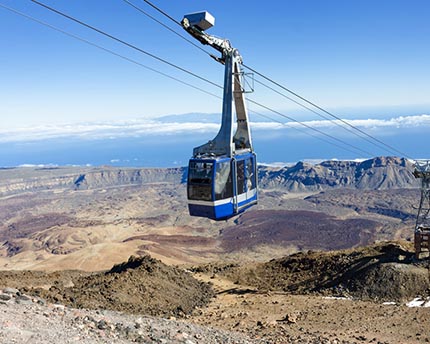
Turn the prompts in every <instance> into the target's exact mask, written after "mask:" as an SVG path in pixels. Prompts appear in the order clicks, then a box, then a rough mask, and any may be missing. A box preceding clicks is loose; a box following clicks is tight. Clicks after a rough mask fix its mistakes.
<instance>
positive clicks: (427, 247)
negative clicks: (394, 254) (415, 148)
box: [414, 160, 430, 259]
mask: <svg viewBox="0 0 430 344" xmlns="http://www.w3.org/2000/svg"><path fill="white" fill-rule="evenodd" d="M414 176H415V178H420V179H421V201H420V207H419V209H418V215H417V222H416V224H415V236H414V242H415V257H416V258H417V259H418V258H419V255H420V253H422V252H430V160H417V161H416V162H415V170H414Z"/></svg>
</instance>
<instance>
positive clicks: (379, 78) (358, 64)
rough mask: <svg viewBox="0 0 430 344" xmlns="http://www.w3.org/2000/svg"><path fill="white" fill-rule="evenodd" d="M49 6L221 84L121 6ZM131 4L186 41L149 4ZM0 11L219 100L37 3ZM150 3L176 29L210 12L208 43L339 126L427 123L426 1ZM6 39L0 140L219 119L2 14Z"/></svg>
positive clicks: (17, 3) (110, 1) (173, 90)
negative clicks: (192, 116)
mask: <svg viewBox="0 0 430 344" xmlns="http://www.w3.org/2000/svg"><path fill="white" fill-rule="evenodd" d="M42 2H44V3H45V4H47V5H50V6H53V7H55V8H57V9H59V10H61V11H64V12H66V13H68V14H70V15H72V16H74V17H76V18H78V19H80V20H82V21H85V22H87V23H89V24H91V25H94V26H96V27H98V28H100V29H102V30H104V31H106V32H108V33H110V34H112V35H114V36H117V37H118V38H121V39H123V40H125V41H127V42H129V43H131V44H134V45H136V46H138V47H140V48H142V49H145V50H147V51H149V52H151V53H153V54H156V55H158V56H160V57H162V58H164V59H166V60H169V61H171V62H173V63H176V64H178V65H179V66H181V67H183V68H186V69H188V70H191V71H192V72H194V73H196V74H199V75H202V76H203V77H205V78H208V79H210V80H212V81H214V82H216V83H218V84H222V77H223V67H222V66H221V65H220V64H218V63H216V62H215V61H214V60H212V59H210V58H209V57H208V56H207V55H206V54H204V53H202V52H201V51H199V50H198V49H196V48H195V47H193V46H191V45H189V44H188V43H187V42H185V41H183V40H180V39H179V38H178V37H176V36H175V35H173V34H172V33H171V32H168V31H167V30H165V29H164V28H162V27H161V26H160V25H158V24H156V23H154V22H153V21H151V20H150V19H148V18H147V17H145V16H144V15H142V14H141V13H139V12H138V11H136V10H135V9H133V8H132V7H130V6H129V5H128V4H126V3H125V2H124V1H121V0H103V1H102V0H92V1H84V0H73V1H72V0H67V1H66V0H56V1H53V0H46V1H42ZM132 2H133V3H134V4H136V5H137V6H139V7H141V8H142V9H144V10H145V11H147V12H148V13H150V14H152V15H154V16H155V17H157V18H158V19H159V20H161V21H163V22H164V23H166V24H167V25H169V26H171V27H172V28H174V29H175V30H177V31H178V32H180V33H183V34H184V35H186V33H185V32H182V31H181V29H180V28H179V27H176V26H175V25H174V24H173V23H171V22H170V21H168V20H167V19H166V18H164V17H162V16H160V15H159V13H157V12H156V11H154V10H153V9H152V8H151V7H149V6H148V5H147V4H145V2H144V1H141V0H132ZM0 4H2V5H5V6H10V7H12V8H14V9H16V10H18V11H21V12H23V13H25V14H27V15H30V16H32V17H35V18H37V19H38V20H42V21H44V22H47V23H49V24H50V25H54V26H56V27H58V28H60V29H63V30H65V31H67V32H69V33H72V34H75V35H78V36H80V37H82V38H84V39H87V40H90V41H91V42H93V43H96V44H98V45H100V46H103V47H104V48H107V49H111V50H113V51H115V52H116V53H118V54H122V55H124V56H126V57H128V58H131V59H134V60H136V61H138V62H139V63H142V64H144V65H147V66H149V67H151V68H155V69H157V70H159V71H161V72H163V73H167V74H169V75H171V76H173V77H176V78H180V79H181V80H183V81H185V82H188V83H192V84H193V85H195V86H198V87H202V88H204V89H205V90H207V91H210V92H213V93H215V94H217V95H221V91H220V90H219V89H217V88H214V87H212V86H210V85H207V84H205V83H203V82H201V81H200V80H196V79H194V78H192V77H190V76H189V75H186V74H183V73H181V72H179V71H177V70H175V69H172V68H171V67H168V66H166V65H163V64H161V63H159V62H157V61H154V60H153V59H151V58H149V57H147V56H145V55H142V54H140V53H137V52H135V51H133V50H131V49H129V48H126V47H124V46H122V45H120V44H118V43H116V42H113V41H112V40H110V39H108V38H106V37H102V36H100V35H99V34H97V33H94V32H92V31H90V30H88V29H86V28H83V27H82V26H80V25H78V24H76V23H73V22H71V21H69V20H67V19H64V18H61V17H59V16H58V15H55V14H53V13H50V12H49V11H47V10H46V9H44V8H41V7H40V6H38V5H36V4H34V3H32V2H31V1H27V0H26V1H24V0H14V1H11V0H0ZM154 4H156V5H157V6H159V7H161V8H162V9H163V10H164V11H166V12H167V13H169V14H170V15H171V16H172V17H174V18H176V19H177V20H181V19H182V16H183V15H184V14H186V13H190V12H195V11H200V10H208V11H209V12H211V13H212V14H213V15H214V17H215V18H216V23H215V27H213V28H212V29H210V30H209V31H208V33H211V34H214V35H217V36H219V37H225V38H229V39H230V40H231V42H232V43H233V45H234V46H235V47H237V48H238V49H239V50H240V52H241V53H242V56H243V58H244V61H245V63H246V64H247V65H249V66H251V67H252V68H254V69H256V70H258V71H259V72H261V73H263V74H265V75H267V76H269V77H272V78H274V79H275V80H276V81H278V82H280V83H282V84H284V85H286V86H287V87H289V88H291V89H292V90H294V91H296V92H297V93H299V94H300V95H302V96H304V97H306V98H308V99H310V100H312V101H314V102H316V103H317V104H318V105H320V106H322V107H324V108H327V109H329V110H331V111H333V112H335V113H336V114H337V115H339V116H340V117H342V118H349V119H354V120H359V119H361V120H363V119H369V120H387V121H390V120H391V118H398V117H399V116H415V117H414V120H413V121H414V125H415V126H419V122H417V121H419V120H420V119H422V117H419V115H422V114H428V113H430V111H429V109H430V99H429V96H428V95H429V94H430V83H429V82H428V80H430V68H429V65H428V61H429V60H430V45H429V44H428V37H430V22H429V20H428V14H429V13H430V2H428V1H426V0H411V1H406V0H404V1H399V0H390V1H388V0H378V1H375V0H373V1H371V0H361V1H340V0H332V1H316V0H308V1H303V0H297V1H289V0H283V1H281V0H279V1H266V2H262V1H258V2H249V1H244V0H243V1H242V0H237V1H219V0H209V1H205V2H202V1H197V0H186V1H185V0H175V1H161V0H154ZM0 37H1V38H0V51H1V53H0V75H1V82H0V94H1V102H0V116H1V119H2V120H1V122H0V141H2V140H3V141H5V138H6V137H12V136H13V135H17V134H16V133H17V132H20V133H21V134H22V133H24V132H27V134H28V135H27V136H25V139H31V135H36V134H34V133H35V132H36V133H39V137H38V138H40V137H42V138H43V135H42V136H41V135H40V133H45V132H49V131H50V130H51V131H52V129H53V128H56V129H54V132H56V133H58V134H61V133H64V132H67V131H68V130H69V131H70V130H72V129H73V130H72V131H74V132H76V131H78V132H79V130H76V128H81V127H82V126H85V125H86V124H88V126H89V127H90V128H92V129H91V130H93V129H94V128H96V127H97V125H102V124H106V123H108V122H109V123H113V122H115V121H131V122H127V123H132V122H133V120H137V121H142V120H145V119H149V118H154V117H157V116H162V115H168V114H182V113H218V112H219V111H220V109H221V101H220V100H219V99H217V98H214V97H211V96H208V95H206V94H204V93H201V92H199V91H197V90H195V89H192V88H189V87H186V86H184V85H182V84H180V83H177V82H175V81H173V80H170V79H168V78H165V77H163V76H161V75H158V74H156V73H153V72H151V71H148V70H147V69H144V68H142V67H140V66H137V65H135V64H133V63H130V62H127V61H125V60H123V59H120V58H118V57H116V56H112V55H110V54H108V53H106V52H104V51H101V50H99V49H97V48H95V47H93V46H89V45H87V44H85V43H82V42H80V41H77V40H75V39H73V38H70V37H67V36H65V35H63V34H61V33H59V32H56V31H54V30H52V29H50V28H47V27H45V26H42V25H40V24H38V23H35V22H32V21H31V20H28V19H26V18H23V17H21V16H19V15H16V14H14V13H11V12H10V11H8V10H6V9H4V8H1V7H0ZM207 50H209V48H207ZM209 51H210V50H209ZM250 97H251V98H252V99H254V100H255V101H258V102H261V103H263V104H264V105H267V106H269V107H271V108H273V109H276V110H278V111H281V112H283V113H285V114H286V115H288V116H292V117H294V118H296V119H297V120H299V121H302V120H306V121H312V120H316V119H320V118H317V117H316V116H314V115H313V114H311V113H306V112H304V111H301V110H298V109H297V106H296V105H295V104H293V103H291V102H289V101H288V100H286V99H284V98H282V97H279V96H278V95H276V94H274V93H273V92H270V91H268V90H266V89H264V88H263V87H261V86H259V85H258V84H257V85H256V89H255V92H254V93H253V94H252V95H250ZM254 108H255V107H254ZM255 110H257V111H259V112H265V111H264V110H262V109H258V108H255ZM270 116H272V117H273V118H276V119H277V120H282V121H285V119H282V118H281V119H280V118H279V117H276V115H274V114H270ZM252 118H253V115H252V114H251V119H252ZM256 120H257V118H256ZM183 121H184V120H182V122H183ZM400 122H401V123H404V121H403V122H402V121H400ZM357 123H358V122H357ZM425 123H427V122H425ZM64 124H68V125H71V127H70V126H69V127H65V126H64ZM78 125H79V126H78ZM115 125H117V124H115ZM198 125H199V124H198V123H197V124H196V126H198ZM23 128H24V129H23ZM38 128H40V130H38ZM70 128H72V129H70ZM363 128H367V129H366V130H371V129H369V127H366V126H363ZM372 128H375V127H372ZM377 128H378V129H377V130H375V129H372V130H374V131H372V135H376V136H378V137H385V136H386V135H388V134H389V131H388V129H387V126H386V125H381V126H377ZM85 130H87V129H82V130H81V131H80V132H81V133H82V132H85ZM172 130H173V132H174V128H173V129H172ZM11 133H12V134H11ZM14 133H15V134H14ZM64 135H66V134H64ZM133 135H139V134H136V132H135V131H134V132H133ZM1 136H3V137H1ZM17 136H19V135H17ZM17 136H16V137H17ZM81 136H82V135H81ZM34 138H36V137H35V136H34ZM400 148H401V147H400Z"/></svg>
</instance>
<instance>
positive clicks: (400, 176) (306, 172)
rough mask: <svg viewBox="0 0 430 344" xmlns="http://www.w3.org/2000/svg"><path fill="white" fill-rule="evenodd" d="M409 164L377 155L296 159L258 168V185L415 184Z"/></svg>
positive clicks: (380, 187)
mask: <svg viewBox="0 0 430 344" xmlns="http://www.w3.org/2000/svg"><path fill="white" fill-rule="evenodd" d="M413 170H414V168H413V164H412V163H411V162H410V161H408V160H406V159H404V158H395V157H378V158H373V159H369V160H365V161H362V162H355V161H325V162H322V163H320V164H317V165H312V164H308V163H304V162H298V163H297V164H296V165H294V166H292V167H283V168H277V169H276V168H272V167H261V168H260V169H259V179H260V186H261V187H262V188H268V189H272V188H283V189H287V190H288V191H291V192H302V191H303V192H304V191H319V190H326V189H330V188H340V187H348V188H356V189H364V190H383V189H392V188H416V187H419V182H418V181H417V180H416V178H415V177H414V176H413V174H412V172H413Z"/></svg>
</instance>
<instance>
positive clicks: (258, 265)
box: [0, 157, 430, 344]
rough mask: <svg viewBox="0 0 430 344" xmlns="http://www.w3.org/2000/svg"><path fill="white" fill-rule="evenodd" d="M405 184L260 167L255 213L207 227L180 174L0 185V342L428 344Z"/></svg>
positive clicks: (7, 179) (423, 282)
mask: <svg viewBox="0 0 430 344" xmlns="http://www.w3.org/2000/svg"><path fill="white" fill-rule="evenodd" d="M412 171H413V167H412V164H411V163H410V162H409V161H408V160H405V159H400V158H391V157H380V158H374V159H370V160H367V161H362V162H345V161H344V162H342V161H328V162H323V163H320V164H316V165H311V164H307V163H302V162H299V163H297V164H296V165H294V166H291V167H282V168H280V167H269V166H260V167H259V178H260V186H261V188H260V196H259V204H258V205H257V206H254V207H253V208H252V209H250V210H248V211H246V212H245V213H243V214H241V215H239V216H237V217H235V218H233V219H230V220H226V221H220V222H214V221H211V220H208V219H202V218H192V217H190V216H189V215H188V211H187V206H186V189H185V180H186V169H183V168H176V169H137V168H113V167H97V168H92V167H85V168H82V167H64V168H43V167H42V168H12V169H10V168H7V169H0V245H1V246H0V270H2V272H1V274H0V288H2V290H3V292H1V293H0V323H1V324H2V326H1V327H0V340H1V341H2V342H5V343H14V342H15V343H20V342H35V343H52V342H67V341H68V342H70V343H78V342H88V343H113V342H117V343H129V342H144V343H153V342H159V343H220V342H223V343H224V342H225V343H254V342H255V343H257V342H258V343H345V344H347V343H399V342H401V343H423V342H429V341H430V337H429V336H428V335H427V331H426V324H428V322H429V320H430V319H429V315H428V308H426V307H424V306H430V302H428V297H429V289H430V285H429V273H428V266H427V263H428V262H427V260H422V261H418V260H416V259H414V257H413V252H412V246H411V241H412V240H413V227H414V222H415V216H416V211H417V209H416V207H417V205H418V202H419V197H420V190H419V183H418V181H417V180H416V179H415V178H414V177H413V175H412ZM8 288H9V289H8ZM11 288H12V289H11ZM418 298H419V299H418ZM413 299H416V300H420V301H416V304H418V305H419V306H420V307H414V308H411V307H408V306H407V304H408V302H410V301H412V300H413ZM384 302H385V303H386V304H384ZM153 316H155V317H156V318H153ZM201 325H203V327H201ZM208 326H209V327H208ZM64 334H65V336H66V337H67V341H65V340H64Z"/></svg>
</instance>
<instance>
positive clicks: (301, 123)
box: [0, 0, 372, 155]
mask: <svg viewBox="0 0 430 344" xmlns="http://www.w3.org/2000/svg"><path fill="white" fill-rule="evenodd" d="M32 1H33V2H35V3H36V4H38V5H41V6H43V7H45V8H47V9H49V10H51V11H53V12H55V13H57V14H60V15H62V16H64V17H66V18H68V19H71V20H73V21H75V22H77V23H79V24H81V25H83V26H85V27H88V28H90V29H92V30H95V31H97V32H99V33H101V34H103V35H105V36H107V37H109V38H112V39H114V40H116V41H119V42H120V43H123V44H125V45H127V46H129V47H132V48H134V49H137V50H138V51H141V52H143V53H145V54H146V55H149V56H151V57H152V56H154V57H155V58H157V59H161V58H158V56H156V55H153V54H151V53H148V52H146V51H143V50H142V49H140V48H138V47H135V46H133V45H131V44H129V43H127V42H125V41H122V40H120V39H118V38H116V37H114V36H112V35H110V34H108V33H105V32H103V31H101V30H99V29H97V28H94V27H92V26H91V25H89V24H86V23H84V22H81V21H80V20H78V19H75V18H73V17H71V16H69V15H67V14H64V13H62V12H60V11H58V10H56V9H54V8H51V7H49V6H46V5H44V4H42V3H40V2H38V1H36V0H32ZM144 1H145V0H144ZM0 6H1V7H3V8H6V9H8V10H11V11H12V12H15V13H16V14H19V15H22V16H24V17H26V18H28V19H31V20H34V21H36V22H38V23H40V24H42V25H45V26H47V27H50V28H52V29H54V30H56V31H59V32H61V33H63V34H66V35H68V36H70V37H73V38H76V39H78V40H80V41H82V42H85V43H87V44H90V45H92V46H94V47H97V48H99V49H101V50H104V51H106V52H108V53H110V54H113V55H115V56H117V57H120V58H122V59H125V60H127V61H129V62H132V63H134V64H137V65H140V66H142V67H144V68H146V69H149V70H152V71H154V72H156V73H158V74H161V75H164V76H166V77H168V78H170V79H173V80H175V81H178V82H180V83H182V84H185V85H187V86H189V87H192V88H195V89H197V90H199V91H202V92H204V93H206V94H208V95H211V96H215V97H217V98H219V99H221V97H219V96H217V95H215V94H213V93H210V92H207V91H205V90H203V89H202V88H200V87H197V86H194V85H191V84H189V83H186V82H183V81H182V80H180V79H177V78H174V77H171V76H169V75H168V74H166V73H162V72H160V71H157V70H155V69H153V68H151V67H148V66H145V65H143V64H141V63H140V62H137V61H135V60H133V59H130V58H128V57H125V56H123V55H120V54H118V53H116V52H114V51H112V50H109V49H106V48H104V47H101V46H99V45H97V44H95V43H92V42H90V41H88V40H86V39H83V38H81V37H79V36H76V35H73V34H70V33H68V32H66V31H64V30H62V29H59V28H56V27H55V26H52V25H50V24H48V23H45V22H43V21H40V20H38V19H36V18H34V17H31V16H28V15H26V14H24V13H22V12H19V11H16V10H14V9H12V8H10V7H7V6H5V5H2V4H0ZM167 63H168V64H169V65H171V63H170V62H167ZM178 68H179V69H180V70H181V71H183V72H186V73H188V74H191V75H193V76H195V77H197V78H199V79H201V80H204V81H206V82H208V83H210V84H212V85H215V86H217V87H219V88H222V87H221V86H219V85H217V84H215V83H213V82H211V81H210V80H207V79H206V78H203V77H200V76H198V75H196V74H195V73H192V72H188V71H186V70H185V69H183V68H182V67H178ZM248 101H249V102H251V103H253V104H255V105H258V106H260V107H263V108H265V109H266V110H268V111H271V112H273V113H275V114H277V115H280V116H282V117H284V118H286V119H289V120H290V121H292V122H295V123H298V124H300V125H302V126H304V127H305V128H308V129H310V130H313V131H315V132H317V133H319V134H321V135H323V136H326V137H328V138H330V139H332V140H334V141H337V142H340V143H342V144H343V145H346V146H348V147H351V148H353V149H355V150H356V151H360V152H362V153H365V154H368V155H372V154H371V153H369V152H366V151H364V150H362V149H361V148H358V147H356V146H354V145H352V144H349V143H347V142H345V141H343V140H340V139H338V138H336V137H334V136H332V135H330V134H327V133H324V132H323V131H321V130H319V129H316V128H314V127H312V126H310V125H307V124H306V123H303V122H300V121H297V120H295V119H294V118H292V117H289V116H287V115H284V114H282V113H280V112H279V111H276V110H273V109H271V108H270V107H268V106H265V105H263V104H261V103H258V102H256V101H254V100H252V99H249V98H248ZM255 113H256V114H258V113H257V112H255ZM258 115H260V116H261V114H258ZM266 118H267V116H266ZM271 120H273V121H275V122H279V121H277V120H274V119H273V118H271ZM280 123H282V122H280ZM295 129H297V128H295ZM311 136H314V137H315V135H311ZM323 141H324V142H327V143H330V144H332V145H335V146H337V147H339V148H343V149H346V148H345V147H344V146H339V145H336V144H334V143H333V142H330V141H327V140H323ZM346 150H348V151H350V152H351V150H349V149H346Z"/></svg>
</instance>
